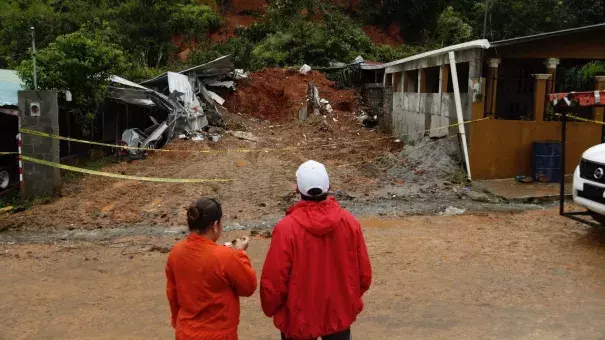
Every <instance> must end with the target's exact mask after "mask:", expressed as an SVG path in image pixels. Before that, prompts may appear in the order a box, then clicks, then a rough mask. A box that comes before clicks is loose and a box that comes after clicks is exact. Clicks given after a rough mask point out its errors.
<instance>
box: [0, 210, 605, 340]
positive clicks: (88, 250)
mask: <svg viewBox="0 0 605 340" xmlns="http://www.w3.org/2000/svg"><path fill="white" fill-rule="evenodd" d="M362 224H363V226H364V234H365V237H366V242H367V244H368V248H369V252H370V255H371V260H372V265H373V269H374V280H373V284H372V288H371V289H370V291H369V292H368V293H367V295H366V296H365V301H366V308H365V310H364V311H363V313H362V314H361V315H360V317H359V319H358V321H357V322H356V323H355V324H354V326H353V328H352V329H353V332H354V337H355V338H356V339H384V338H389V339H444V338H449V339H602V338H603V336H604V335H605V324H603V318H602V315H604V314H605V283H604V282H605V281H603V277H604V276H605V266H604V264H605V232H604V231H603V230H602V229H596V228H593V227H587V226H585V225H582V224H579V223H577V222H573V221H571V220H568V219H565V218H562V217H559V216H557V214H556V211H555V210H546V211H530V212H524V213H516V214H512V213H482V214H476V215H462V216H453V217H436V216H432V217H427V216H417V217H408V218H404V219H397V220H383V219H374V218H370V219H365V220H363V221H362ZM234 235H235V234H234V233H228V235H226V236H225V237H224V239H230V238H231V237H233V236H234ZM182 237H184V235H181V234H179V235H178V237H176V236H175V235H173V236H170V237H168V236H166V237H147V236H146V237H142V236H133V237H129V238H118V239H107V240H105V241H104V242H97V243H85V242H73V241H63V242H58V243H54V244H12V245H10V244H2V245H1V246H0V258H1V260H0V272H1V273H2V275H0V287H2V298H1V299H0V313H1V315H2V322H1V323H0V339H11V340H16V339H169V338H171V337H172V336H173V333H172V330H171V329H170V327H169V323H168V306H167V302H166V298H165V295H164V273H163V268H164V263H165V259H166V253H164V252H165V251H167V248H168V247H170V246H171V245H172V244H174V243H175V242H176V240H177V239H180V238H182ZM133 244H134V245H133ZM268 245H269V240H266V239H260V238H256V239H254V240H253V244H252V245H251V247H250V249H249V255H250V257H251V260H252V264H253V266H254V268H255V269H256V270H257V273H258V274H259V275H260V271H261V268H262V265H263V260H264V256H265V254H266V251H267V247H268ZM152 246H155V247H154V248H153V249H150V248H151V247H152ZM239 329H240V336H241V339H278V338H279V337H278V335H277V332H276V331H275V329H274V328H273V326H272V323H271V321H270V320H269V319H267V318H265V317H264V315H263V314H262V312H261V309H260V302H259V298H258V293H256V294H255V295H254V296H253V297H252V298H249V299H243V300H242V315H241V323H240V328H239Z"/></svg>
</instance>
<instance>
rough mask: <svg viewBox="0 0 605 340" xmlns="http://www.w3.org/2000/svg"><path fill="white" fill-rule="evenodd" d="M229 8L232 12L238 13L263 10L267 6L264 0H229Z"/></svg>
mask: <svg viewBox="0 0 605 340" xmlns="http://www.w3.org/2000/svg"><path fill="white" fill-rule="evenodd" d="M228 6H229V10H230V11H231V12H232V13H235V14H240V13H243V12H261V13H262V12H264V11H265V9H266V8H267V1H266V0H230V1H229V5H228Z"/></svg>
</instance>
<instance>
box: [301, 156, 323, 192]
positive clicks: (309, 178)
mask: <svg viewBox="0 0 605 340" xmlns="http://www.w3.org/2000/svg"><path fill="white" fill-rule="evenodd" d="M296 183H297V185H298V191H300V193H301V194H303V195H304V196H311V195H309V190H311V189H316V188H317V189H320V190H321V194H319V195H323V194H326V193H327V192H328V190H330V178H329V177H328V171H327V170H326V167H325V166H324V165H323V164H321V163H319V162H316V161H307V162H305V163H303V164H302V165H301V166H300V167H299V168H298V170H297V171H296ZM315 196H318V195H315Z"/></svg>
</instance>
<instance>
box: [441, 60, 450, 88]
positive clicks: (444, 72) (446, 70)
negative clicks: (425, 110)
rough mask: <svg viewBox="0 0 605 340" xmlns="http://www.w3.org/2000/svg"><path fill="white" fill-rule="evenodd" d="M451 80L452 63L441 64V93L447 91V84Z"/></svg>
mask: <svg viewBox="0 0 605 340" xmlns="http://www.w3.org/2000/svg"><path fill="white" fill-rule="evenodd" d="M449 82H450V65H442V66H441V93H447V86H448V85H449Z"/></svg>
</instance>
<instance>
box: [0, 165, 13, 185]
mask: <svg viewBox="0 0 605 340" xmlns="http://www.w3.org/2000/svg"><path fill="white" fill-rule="evenodd" d="M10 183H11V178H10V175H9V174H8V171H6V170H4V169H0V190H4V189H7V188H8V186H9V185H10Z"/></svg>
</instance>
